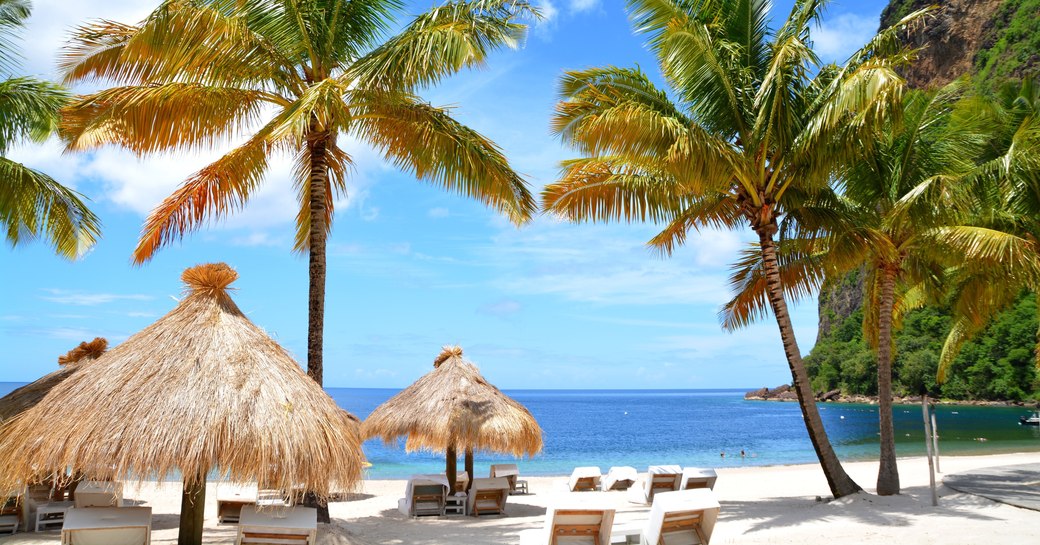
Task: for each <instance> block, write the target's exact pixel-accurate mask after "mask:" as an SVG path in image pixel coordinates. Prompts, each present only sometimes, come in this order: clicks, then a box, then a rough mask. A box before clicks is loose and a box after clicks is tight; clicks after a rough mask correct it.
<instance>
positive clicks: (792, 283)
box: [719, 240, 824, 331]
mask: <svg viewBox="0 0 1040 545" xmlns="http://www.w3.org/2000/svg"><path fill="white" fill-rule="evenodd" d="M776 249H777V252H776V253H777V262H778V266H779V269H780V270H779V273H780V285H781V287H782V289H783V293H784V297H785V299H787V300H790V301H800V300H802V299H805V298H807V297H811V296H812V295H813V293H816V292H817V291H819V289H820V286H821V285H822V284H823V280H824V268H823V264H822V262H821V261H820V255H819V253H818V249H817V247H816V246H815V243H814V241H811V240H788V241H784V242H780V243H777V244H776ZM731 270H732V272H731V273H730V278H729V283H730V287H731V288H732V291H733V292H734V293H735V295H734V296H733V299H731V300H730V301H729V302H727V303H726V304H725V305H724V306H723V307H722V310H721V311H719V319H720V321H721V322H722V327H723V328H724V329H727V330H731V331H732V330H737V329H740V328H743V327H747V326H749V325H751V324H752V323H754V322H756V321H758V320H760V319H762V318H764V317H765V316H767V315H768V314H769V313H770V312H771V311H772V306H771V305H770V303H769V299H768V295H769V291H768V287H769V285H768V279H767V278H766V270H765V264H764V261H763V259H762V248H761V247H760V246H759V245H758V244H751V245H748V246H747V247H745V248H744V249H743V250H741V253H740V258H739V259H738V260H737V262H736V263H734V264H733V266H732V269H731Z"/></svg>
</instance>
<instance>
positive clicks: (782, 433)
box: [0, 382, 1040, 478]
mask: <svg viewBox="0 0 1040 545" xmlns="http://www.w3.org/2000/svg"><path fill="white" fill-rule="evenodd" d="M19 385H20V383H19V384H16V383H3V382H0V395H3V394H6V393H7V392H9V391H10V390H12V389H14V388H16V387H17V386H19ZM745 391H746V390H506V391H505V393H506V394H508V395H510V396H511V397H513V398H514V399H516V400H517V401H519V402H520V403H523V404H524V405H525V406H526V407H527V408H528V409H529V410H530V411H531V413H532V414H533V415H534V417H535V418H536V419H537V420H538V423H539V425H541V427H542V434H543V435H542V436H543V439H544V442H545V447H544V449H543V451H542V453H541V454H539V455H537V456H535V457H534V458H532V459H529V460H527V459H525V460H521V461H519V463H521V464H522V465H521V473H522V474H526V475H564V474H569V473H570V472H571V470H572V469H573V468H574V467H576V466H587V465H598V466H601V467H602V468H603V469H604V471H605V470H606V469H607V468H608V467H609V466H612V465H630V466H633V467H636V468H637V469H640V470H641V471H645V469H646V467H647V466H649V465H657V464H679V465H699V466H710V467H732V466H742V465H777V464H797V463H811V462H815V461H816V456H815V454H814V453H813V450H812V446H811V445H810V443H809V438H808V436H807V435H806V432H805V426H804V424H803V421H802V416H801V412H800V411H799V410H798V405H797V404H796V403H781V402H771V401H745V400H744V392H745ZM328 392H329V395H331V396H332V398H333V399H335V400H336V403H338V404H339V405H340V406H341V407H343V408H344V409H347V410H348V411H350V412H352V413H354V414H355V415H357V416H358V417H359V418H362V419H364V418H365V417H366V416H368V414H369V413H370V412H371V411H372V410H373V409H374V408H375V407H376V406H378V405H379V404H380V403H382V402H384V401H386V400H387V399H389V398H390V397H391V396H392V395H394V394H395V393H397V390H395V389H356V388H330V389H328ZM820 410H821V414H822V416H823V421H824V425H825V426H826V428H827V432H828V435H829V436H830V439H831V442H832V443H833V444H834V447H835V449H836V450H837V452H838V455H839V457H841V458H842V459H843V460H867V459H876V458H877V450H878V442H877V426H878V424H877V408H876V407H872V406H869V405H854V404H840V405H839V404H821V405H820ZM1028 412H1029V411H1028V410H1026V409H1022V408H1010V407H968V406H949V405H944V406H940V407H939V408H938V412H937V415H936V418H937V421H938V427H939V434H940V449H941V451H942V453H943V454H983V453H998V452H1018V451H1040V430H1038V429H1037V428H1031V427H1024V426H1020V425H1019V424H1018V417H1019V416H1020V415H1025V414H1028ZM895 428H896V442H897V446H896V448H897V453H898V455H900V456H911V455H923V454H924V430H923V425H922V417H921V407H920V405H907V406H897V407H896V410H895ZM979 438H984V439H986V440H985V441H979ZM402 445H403V443H402V444H398V445H391V446H387V445H384V444H383V443H382V442H380V441H375V440H373V441H368V442H366V443H365V454H366V456H367V457H368V460H369V461H370V462H371V463H372V467H371V468H369V470H368V474H369V477H372V478H404V477H407V476H408V475H411V474H413V473H429V472H439V471H443V467H444V457H443V453H429V452H414V453H405V452H404V448H403V446H402ZM741 450H744V452H745V453H746V456H745V457H743V458H741V456H740V451H741ZM721 453H725V457H723V456H721ZM501 461H513V458H512V457H508V456H501V455H494V454H489V453H478V454H477V456H476V468H475V472H476V474H477V475H485V474H487V471H488V465H489V464H491V463H498V462H501ZM459 463H460V465H461V460H460V462H459Z"/></svg>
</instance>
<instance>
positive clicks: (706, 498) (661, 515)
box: [611, 488, 719, 545]
mask: <svg viewBox="0 0 1040 545" xmlns="http://www.w3.org/2000/svg"><path fill="white" fill-rule="evenodd" d="M718 517H719V502H718V500H716V499H715V494H714V493H713V492H712V491H711V490H708V489H703V488H702V489H695V490H680V491H677V492H661V493H660V494H657V495H656V496H655V497H654V503H653V505H652V506H651V507H650V518H649V519H648V520H647V521H646V524H644V525H643V526H642V527H639V526H633V527H627V528H626V527H618V528H615V529H614V531H613V535H612V536H611V543H626V544H636V543H638V544H640V545H708V542H709V541H710V540H711V533H712V531H713V530H714V529H715V521H716V520H717V519H718Z"/></svg>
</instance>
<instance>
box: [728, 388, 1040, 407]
mask: <svg viewBox="0 0 1040 545" xmlns="http://www.w3.org/2000/svg"><path fill="white" fill-rule="evenodd" d="M744 399H745V400H747V401H798V395H797V394H796V393H795V391H794V389H793V388H791V387H790V386H789V385H783V386H778V387H776V388H760V389H758V390H752V391H750V392H747V393H745V394H744ZM816 401H817V402H818V403H844V404H859V405H877V404H878V398H877V396H865V395H845V394H843V393H841V392H839V391H838V390H832V391H830V392H820V393H817V394H816ZM929 402H930V403H932V404H937V405H960V406H965V407H1023V408H1030V409H1031V408H1034V407H1036V406H1037V405H1038V402H1037V401H1036V400H1029V401H1013V400H971V399H944V398H940V399H935V398H929ZM892 404H893V405H920V404H921V396H892Z"/></svg>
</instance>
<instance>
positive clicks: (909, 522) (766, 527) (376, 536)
mask: <svg viewBox="0 0 1040 545" xmlns="http://www.w3.org/2000/svg"><path fill="white" fill-rule="evenodd" d="M1038 462H1040V455H1037V454H1008V455H991V456H959V457H944V458H943V459H942V469H943V470H944V472H946V473H955V472H961V471H966V470H970V469H975V468H982V467H989V466H998V465H1010V464H1025V463H1038ZM845 467H846V469H847V470H848V471H849V473H850V474H851V475H852V477H853V478H854V479H856V481H857V482H858V483H859V484H860V485H863V486H866V487H867V488H868V489H872V488H873V484H874V482H875V480H876V478H877V463H876V462H858V463H847V464H845ZM520 471H521V472H523V465H521V466H520ZM718 473H719V480H718V483H717V484H716V487H715V492H716V494H717V495H718V498H719V500H720V502H721V503H722V511H721V513H720V514H719V521H718V524H717V525H716V526H715V533H714V535H713V536H712V539H711V543H712V545H723V544H729V543H732V544H738V543H739V544H760V543H770V544H783V543H787V544H797V545H807V544H813V543H818V544H829V543H842V544H857V543H863V544H886V545H887V544H890V543H899V544H907V543H912V544H931V543H934V544H942V545H957V544H969V543H970V544H979V543H982V544H991V543H992V544H997V543H999V544H1009V545H1013V544H1031V543H1040V512H1037V511H1031V510H1027V509H1020V508H1016V507H1011V506H1009V505H1005V504H1002V503H997V502H993V501H990V500H987V499H984V498H981V497H978V496H973V495H970V494H962V493H959V492H955V491H953V490H951V489H949V488H946V487H943V486H942V485H941V484H940V485H939V496H940V497H939V507H932V506H931V505H930V494H929V491H928V465H927V462H926V460H925V459H924V458H903V459H900V460H899V473H900V478H901V481H902V486H903V494H901V495H900V496H895V497H878V496H873V495H868V494H859V495H856V496H854V497H851V498H843V499H841V500H837V501H832V502H817V501H816V500H815V498H816V497H817V496H823V497H825V498H826V497H828V496H829V491H828V489H827V484H826V481H825V480H824V477H823V473H822V472H821V471H820V469H819V467H818V466H816V465H798V466H782V467H755V468H737V469H733V468H727V469H720V470H719V471H718ZM939 478H940V482H941V475H940V477H939ZM527 480H528V481H529V482H530V488H531V492H532V494H531V495H526V496H512V497H510V498H509V503H508V507H507V513H508V515H507V516H501V517H500V516H485V517H482V518H480V519H479V520H478V519H474V518H473V517H464V516H449V517H440V518H438V517H424V518H420V519H409V518H407V517H405V516H403V515H401V514H400V513H399V512H398V511H397V499H398V498H399V497H401V496H402V495H403V492H404V481H400V480H385V481H383V480H370V481H365V482H364V484H363V486H362V489H361V491H360V492H359V493H358V494H357V497H356V499H354V500H353V501H345V502H335V503H333V504H331V512H332V517H333V524H332V525H329V526H322V527H320V528H319V542H320V543H321V544H322V545H347V544H349V545H375V544H419V545H433V544H459V545H478V544H480V545H483V544H499V543H501V544H516V543H518V542H519V539H518V537H517V534H518V532H520V531H521V530H525V529H530V528H540V527H541V526H542V523H543V515H544V513H545V506H546V505H548V504H549V503H555V502H557V501H560V500H561V499H565V498H566V497H567V496H568V495H569V494H570V495H572V496H573V497H574V498H576V499H578V500H579V501H585V500H589V501H601V500H602V501H607V502H609V503H611V504H612V505H614V506H615V507H616V508H617V510H618V512H617V516H616V517H615V524H626V523H639V522H642V521H644V520H645V519H646V516H647V512H648V507H646V506H640V505H635V504H632V503H628V501H627V498H628V496H627V495H626V494H625V493H622V492H579V493H573V494H571V493H569V492H567V491H566V486H565V483H566V477H528V478H527ZM126 495H127V497H129V498H133V499H135V500H136V501H138V502H143V504H144V505H149V506H151V507H152V509H153V513H154V517H153V527H154V532H153V535H152V543H155V544H156V545H160V544H165V543H176V540H177V521H178V517H177V513H178V508H179V502H180V487H179V486H178V485H176V484H168V485H165V486H152V485H149V486H145V487H141V488H130V487H128V489H127V490H126ZM213 498H214V495H213V489H212V487H211V488H210V490H209V493H208V496H207V500H208V504H207V513H206V514H207V517H206V530H205V536H204V539H205V541H206V543H226V544H231V543H234V539H235V532H236V530H237V528H236V526H235V525H218V524H217V521H216V505H215V501H214V499H213ZM58 542H59V533H58V532H57V531H49V532H41V533H39V534H18V535H16V536H13V537H5V538H0V545H15V544H37V543H39V544H43V543H47V544H57V543H58Z"/></svg>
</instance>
